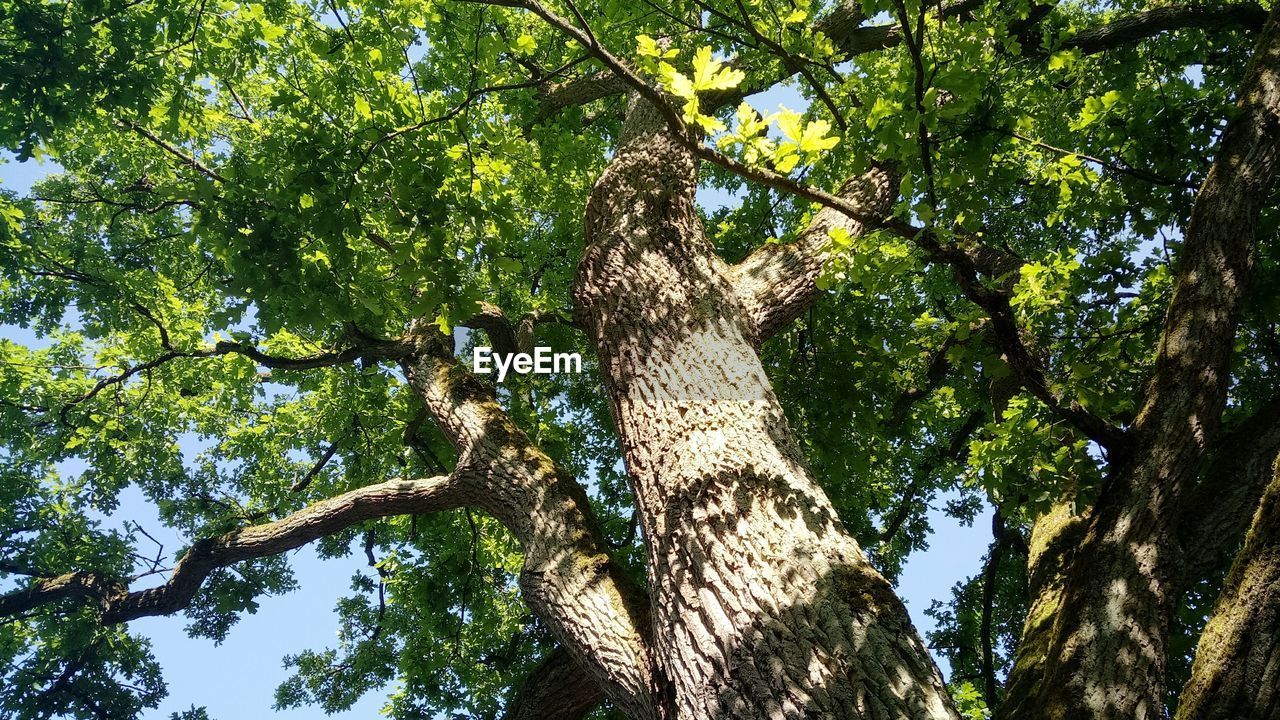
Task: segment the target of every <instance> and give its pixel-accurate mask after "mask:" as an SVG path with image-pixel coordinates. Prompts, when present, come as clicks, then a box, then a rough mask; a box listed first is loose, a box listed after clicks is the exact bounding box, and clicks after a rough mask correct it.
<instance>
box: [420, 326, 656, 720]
mask: <svg viewBox="0 0 1280 720" xmlns="http://www.w3.org/2000/svg"><path fill="white" fill-rule="evenodd" d="M412 335H413V336H414V337H415V339H416V341H417V343H418V347H419V351H418V352H417V353H415V354H414V356H413V357H412V358H411V359H410V360H409V361H407V362H405V373H406V375H407V377H408V378H409V382H410V384H411V385H412V386H413V387H414V389H415V390H416V391H417V392H418V394H419V395H420V396H421V397H422V399H423V401H424V402H425V403H426V405H427V408H428V409H429V410H430V411H431V413H432V415H433V416H434V417H435V419H436V422H437V423H438V424H439V426H440V428H441V429H442V430H443V431H444V433H445V435H446V436H447V437H448V438H449V440H450V441H451V442H452V443H453V444H454V446H455V447H456V449H457V451H458V466H459V467H460V468H466V469H468V472H474V473H475V474H477V475H479V478H478V479H477V480H476V482H477V484H478V487H480V488H483V492H480V493H478V494H477V496H476V505H477V506H479V507H481V508H483V509H485V510H487V511H488V512H490V513H491V514H493V516H494V517H496V518H497V519H498V520H499V521H501V522H502V523H503V524H504V525H505V526H506V527H507V528H508V529H509V530H510V531H511V533H512V534H513V535H514V536H515V537H516V539H517V540H518V541H519V542H520V545H521V549H522V551H523V553H524V567H523V569H522V570H521V573H520V588H521V592H522V593H523V596H524V599H525V601H526V602H527V603H528V604H529V607H530V608H532V609H533V611H534V612H535V613H537V614H538V617H539V618H541V619H542V621H543V622H545V623H546V624H547V625H548V626H549V627H550V628H551V630H552V632H553V633H554V634H555V635H556V637H557V639H559V640H560V642H561V643H562V644H563V645H564V646H565V647H566V648H568V650H569V652H570V653H571V654H572V655H573V656H574V658H575V660H577V661H578V663H579V665H580V666H581V667H583V668H585V669H586V670H587V671H589V673H590V674H591V677H592V679H593V680H594V681H596V682H597V683H599V685H600V688H601V690H603V691H604V693H605V695H606V696H607V697H608V698H609V699H610V700H611V701H613V703H614V704H615V705H617V706H618V707H619V708H621V709H623V710H624V711H625V712H626V713H627V715H628V716H629V717H632V718H654V717H657V710H656V708H655V705H654V701H653V683H652V679H651V674H650V661H649V657H648V651H647V648H646V641H645V634H646V632H647V631H648V624H649V621H648V608H647V605H646V603H645V600H644V594H643V591H642V590H641V589H640V588H638V587H636V586H635V584H634V583H632V582H631V581H630V579H629V578H628V577H627V576H626V574H625V573H624V571H623V570H622V568H621V567H619V566H618V565H617V564H616V563H615V562H613V560H612V559H611V558H610V557H609V555H608V553H607V552H605V550H604V548H605V547H607V546H606V545H605V542H604V539H603V538H602V537H601V535H600V532H599V528H598V525H597V523H596V521H595V518H594V517H593V516H592V514H591V507H590V504H589V503H588V501H587V496H586V492H585V491H584V490H583V489H582V486H581V485H579V484H578V483H577V482H576V481H575V480H574V479H573V478H571V477H568V476H567V475H566V474H565V473H564V471H563V470H561V469H560V468H559V467H558V466H556V464H555V463H554V462H553V461H552V460H551V458H549V457H548V456H547V455H546V454H545V453H543V452H542V450H541V449H539V448H538V447H536V446H535V445H534V444H533V443H532V442H530V440H529V438H528V437H527V436H526V435H525V434H524V432H523V431H521V430H520V429H519V428H518V427H516V425H515V424H514V423H513V422H512V421H511V420H510V418H509V417H507V415H506V413H505V412H503V410H502V408H501V407H500V406H499V405H498V403H497V400H496V399H495V397H494V394H493V391H492V390H491V389H489V388H488V387H486V386H484V385H483V384H481V383H480V382H479V380H477V379H476V378H475V376H473V375H472V374H471V373H470V372H469V371H467V370H466V369H464V368H461V367H459V365H458V363H457V362H456V361H455V360H454V358H453V354H452V348H449V347H445V346H444V345H445V344H446V343H447V340H446V339H445V338H443V337H442V336H441V335H440V334H439V331H437V330H436V329H435V328H433V327H430V326H429V325H420V326H416V327H415V328H414V329H413V331H412Z"/></svg>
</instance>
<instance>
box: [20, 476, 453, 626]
mask: <svg viewBox="0 0 1280 720" xmlns="http://www.w3.org/2000/svg"><path fill="white" fill-rule="evenodd" d="M471 499H472V493H471V491H470V488H469V487H468V484H467V482H466V480H465V478H463V477H462V476H459V475H457V474H455V475H453V476H439V477H433V478H429V479H423V480H399V479H397V480H388V481H386V482H382V483H378V484H376V485H369V486H367V487H362V488H359V489H356V490H352V491H350V492H346V493H343V494H342V495H338V496H337V497H333V498H330V499H328V500H323V501H321V502H318V503H315V504H314V505H311V506H309V507H307V508H304V509H302V510H299V511H298V512H296V513H293V514H292V515H289V516H288V517H285V518H283V519H281V520H277V521H275V522H271V523H266V524H264V525H254V526H250V527H247V528H242V529H240V530H233V531H231V532H229V533H226V534H224V535H221V536H218V537H216V538H207V539H203V540H198V541H196V542H195V543H194V544H193V545H192V546H191V548H190V549H188V550H187V553H186V554H185V555H184V556H183V557H182V559H181V560H179V561H178V564H177V566H176V567H175V568H174V571H173V574H172V575H171V576H170V577H169V580H168V582H166V583H165V584H164V585H161V586H159V587H155V588H149V589H146V590H136V591H133V592H130V591H129V590H128V589H127V588H126V587H125V586H124V585H123V584H121V583H120V582H118V581H116V580H114V579H112V578H110V577H108V576H106V575H104V574H103V573H99V572H94V571H76V572H71V573H66V574H64V575H59V576H57V577H52V578H42V579H40V580H36V581H35V582H33V583H31V584H30V585H28V586H27V587H25V588H22V589H20V590H16V591H14V592H11V593H9V594H7V595H3V596H0V617H7V616H11V615H16V614H19V613H23V612H27V611H29V610H32V609H34V608H37V607H40V606H43V605H47V604H49V603H54V602H58V601H61V600H71V599H75V600H92V601H95V602H96V603H97V604H98V606H99V608H100V609H101V617H102V623H103V624H104V625H111V624H115V623H122V622H128V621H130V620H135V619H137V618H140V617H145V616H149V615H168V614H171V613H174V612H177V611H178V610H181V609H182V608H184V607H186V606H187V605H188V604H189V603H190V602H191V599H192V598H193V597H195V595H196V592H197V591H199V589H200V586H201V585H203V584H204V581H205V579H206V578H208V576H209V574H210V573H212V572H213V571H214V570H217V569H219V568H223V567H227V566H229V565H233V564H235V563H238V562H243V561H245V560H252V559H254V558H260V557H266V556H268V555H278V554H280V553H282V552H286V551H288V550H292V549H294V548H297V547H301V546H302V545H305V544H307V543H309V542H311V541H313V540H317V539H319V538H321V537H324V536H326V535H332V534H333V533H335V532H338V531H339V530H343V529H345V528H348V527H350V526H352V525H354V524H356V523H359V522H363V521H365V520H370V519H373V518H380V517H388V516H391V515H408V514H416V513H426V512H435V511H439V510H447V509H450V508H455V507H461V506H462V505H464V504H466V503H467V502H469V501H470V500H471Z"/></svg>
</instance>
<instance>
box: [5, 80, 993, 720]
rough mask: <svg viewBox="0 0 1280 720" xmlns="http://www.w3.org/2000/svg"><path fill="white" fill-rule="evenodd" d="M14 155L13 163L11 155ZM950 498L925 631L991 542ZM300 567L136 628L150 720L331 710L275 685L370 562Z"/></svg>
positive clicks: (920, 608) (124, 509) (362, 713)
mask: <svg viewBox="0 0 1280 720" xmlns="http://www.w3.org/2000/svg"><path fill="white" fill-rule="evenodd" d="M753 100H754V102H755V104H756V105H757V107H761V108H764V109H770V110H771V109H776V107H777V105H779V104H787V105H789V106H790V107H793V108H801V107H803V106H804V100H803V99H802V98H800V97H799V96H798V95H796V94H795V93H794V91H791V90H789V89H784V90H783V91H782V92H780V93H777V94H774V93H768V94H765V95H764V96H757V97H756V98H753ZM5 159H10V160H11V156H5ZM58 169H59V168H58V167H57V165H56V164H53V163H49V162H46V163H44V164H43V165H41V164H38V163H36V162H34V161H29V162H26V163H15V162H7V163H4V164H0V187H3V188H5V189H8V190H12V191H15V192H18V193H25V192H26V191H27V190H28V189H29V188H30V186H31V183H32V182H34V181H35V180H36V179H38V178H39V177H41V176H43V175H45V174H47V173H50V172H56V171H57V170H58ZM705 200H706V201H708V202H710V203H712V204H716V203H720V202H727V201H729V198H728V197H726V196H723V195H721V196H713V197H707V198H705ZM0 333H3V334H4V335H5V336H6V337H8V338H9V339H11V340H14V341H17V342H22V343H25V344H34V343H38V342H39V340H38V339H37V338H35V337H34V336H33V335H32V334H31V333H30V332H29V331H25V330H22V329H20V328H14V327H9V326H0ZM184 451H186V452H189V453H191V454H194V453H195V452H198V448H196V447H194V446H191V447H187V446H184ZM947 499H948V498H947V497H941V498H938V499H936V500H935V502H934V509H932V510H931V512H930V521H931V524H932V526H933V528H934V535H933V537H932V538H931V546H930V548H929V549H928V550H927V551H924V552H920V553H917V554H916V555H915V556H913V557H912V558H911V559H910V560H909V561H908V562H907V564H906V566H905V569H904V570H903V573H902V576H901V578H900V580H899V584H898V588H899V591H900V594H901V596H902V597H903V599H904V600H905V601H906V604H907V607H908V609H909V611H910V612H911V617H912V619H913V620H914V621H915V623H916V627H917V628H918V629H919V630H920V631H921V632H922V633H923V632H926V631H928V630H930V629H932V627H933V623H932V621H931V620H930V618H928V617H926V616H925V615H924V610H925V609H926V608H928V607H929V604H930V602H931V601H932V600H934V599H942V600H945V599H948V598H949V597H950V590H951V587H952V586H953V585H954V584H955V583H957V582H960V581H962V580H964V579H965V578H967V577H969V576H972V575H974V574H976V573H977V572H978V571H979V566H980V563H981V558H982V555H983V553H984V552H985V551H986V548H987V545H988V543H989V542H990V532H989V528H990V511H989V510H984V512H983V513H982V514H981V515H979V517H978V518H977V519H976V521H975V522H974V523H973V525H972V526H968V527H966V526H963V525H961V524H960V523H959V522H958V521H956V520H955V519H953V518H950V517H947V516H946V515H945V514H944V513H943V512H941V510H940V509H938V508H941V507H942V506H943V505H944V504H945V502H946V500H947ZM126 519H128V520H131V521H135V522H139V523H141V524H142V526H143V527H144V528H145V529H146V530H147V531H148V532H150V533H151V534H152V535H155V536H156V538H157V539H158V540H160V542H162V543H164V545H165V547H166V549H167V550H168V551H170V552H171V551H172V550H173V549H176V548H178V547H181V546H183V545H185V544H187V541H185V540H183V539H181V538H178V537H177V536H176V535H174V534H173V533H171V532H167V531H166V529H165V528H163V527H161V525H160V523H159V520H158V519H157V518H156V515H155V512H154V510H153V509H152V507H151V506H150V505H149V503H147V502H146V501H145V500H144V499H143V498H142V497H141V494H140V493H139V492H138V491H137V490H136V489H130V490H129V491H126V493H125V494H124V497H123V498H122V502H121V505H120V509H119V511H118V512H117V513H115V514H114V515H113V516H112V517H111V518H109V519H108V522H110V523H116V524H118V523H120V522H123V521H124V520H126ZM144 552H145V551H144ZM290 561H291V564H292V566H293V569H294V572H295V576H296V580H297V582H298V586H299V589H298V590H295V591H294V592H292V593H289V594H287V595H283V596H278V597H267V598H263V599H261V601H260V603H261V606H260V608H259V610H258V612H257V614H255V615H249V616H246V617H244V618H243V619H242V620H241V621H240V623H239V624H237V625H236V626H235V627H234V628H233V629H232V631H231V633H230V635H229V636H228V638H227V639H226V641H225V642H223V643H222V644H221V645H214V643H213V642H212V641H210V640H206V639H192V638H188V637H187V636H186V633H185V632H184V630H183V627H184V626H185V625H186V619H185V618H184V617H182V616H181V615H179V616H175V617H168V618H146V619H142V620H138V621H134V622H133V623H131V624H130V627H131V628H132V629H133V630H134V631H135V632H138V633H140V634H142V635H145V636H146V637H148V638H150V639H151V642H152V644H153V651H154V653H155V656H156V658H157V660H158V661H159V662H160V664H161V666H162V667H163V668H164V673H165V681H166V682H167V683H168V685H169V697H168V698H166V700H165V701H164V702H163V703H162V704H161V706H160V707H159V708H158V709H156V710H153V711H149V712H147V713H146V714H144V715H143V718H145V720H164V719H165V718H168V716H169V714H170V713H172V712H175V711H179V710H185V709H187V708H188V707H190V706H192V705H196V706H201V705H203V706H205V707H206V708H207V709H208V710H209V713H210V715H211V716H212V717H213V718H215V719H216V720H237V719H240V718H273V719H274V718H280V719H281V720H285V719H294V720H299V719H301V718H313V717H317V716H319V715H320V714H321V711H320V710H318V709H316V708H301V709H298V710H291V711H282V712H279V713H275V712H273V711H272V710H271V706H272V703H273V698H274V695H273V693H274V690H275V687H276V686H277V685H278V684H279V683H280V682H281V681H282V680H284V679H285V677H286V671H285V670H284V668H283V665H282V663H281V659H282V658H283V657H284V656H285V655H286V654H290V653H297V652H300V651H302V650H304V649H308V648H310V649H321V648H324V647H326V646H329V645H331V644H333V643H334V642H335V641H336V631H337V616H336V614H335V613H334V612H333V608H334V604H335V601H336V599H337V598H338V597H340V596H342V595H344V594H346V593H347V592H348V591H349V583H350V579H351V576H352V574H353V573H354V572H356V571H358V570H360V569H361V568H363V566H364V562H363V560H362V559H361V558H359V557H358V556H354V555H353V556H351V557H348V558H344V559H341V560H320V559H319V558H317V557H316V555H315V553H314V551H313V550H312V549H311V548H310V547H309V546H308V547H304V548H302V549H299V550H297V551H295V552H293V553H291V554H290ZM944 669H945V668H944ZM385 694H386V691H385V689H383V690H378V689H375V690H372V691H371V692H370V693H368V694H367V695H366V696H365V697H364V698H363V699H362V700H361V701H360V702H359V703H357V704H356V705H355V706H354V707H353V708H352V709H351V710H349V711H347V712H343V713H338V714H335V715H332V716H330V717H334V718H373V717H377V716H378V710H379V708H381V706H382V703H383V700H384V697H385Z"/></svg>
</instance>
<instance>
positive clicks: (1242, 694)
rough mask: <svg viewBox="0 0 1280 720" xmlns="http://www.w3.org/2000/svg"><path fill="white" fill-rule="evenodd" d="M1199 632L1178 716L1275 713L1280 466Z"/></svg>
mask: <svg viewBox="0 0 1280 720" xmlns="http://www.w3.org/2000/svg"><path fill="white" fill-rule="evenodd" d="M1276 471H1277V472H1275V473H1273V480H1272V482H1271V485H1270V487H1269V488H1268V489H1267V492H1266V495H1264V496H1263V498H1262V504H1261V506H1260V507H1259V508H1258V512H1257V514H1256V515H1254V518H1253V525H1252V526H1251V527H1250V528H1249V535H1248V538H1247V539H1246V540H1245V545H1244V548H1243V549H1241V551H1240V554H1239V555H1238V556H1237V557H1236V562H1235V565H1234V566H1233V567H1232V569H1231V574H1230V576H1228V578H1227V585H1226V588H1224V589H1223V591H1222V595H1220V596H1219V598H1218V602H1217V604H1216V606H1215V607H1214V612H1213V617H1212V618H1211V619H1210V620H1209V624H1208V625H1207V626H1206V627H1205V629H1204V633H1203V634H1202V635H1201V636H1200V644H1199V650H1198V652H1197V653H1196V662H1195V665H1194V667H1193V668H1192V670H1191V680H1190V681H1189V682H1188V683H1187V685H1186V687H1185V688H1184V689H1183V691H1182V697H1181V701H1180V703H1179V705H1178V714H1177V720H1277V718H1280V465H1277V466H1276Z"/></svg>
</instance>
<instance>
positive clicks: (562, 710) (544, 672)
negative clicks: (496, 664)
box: [502, 647, 604, 720]
mask: <svg viewBox="0 0 1280 720" xmlns="http://www.w3.org/2000/svg"><path fill="white" fill-rule="evenodd" d="M601 700H604V693H603V692H602V691H601V690H600V685H599V683H597V682H596V681H595V680H593V679H592V677H591V674H590V673H588V672H587V671H585V670H583V669H582V666H581V665H579V664H578V662H577V661H576V660H574V659H573V654H572V653H570V652H569V651H568V650H565V649H564V648H563V647H557V648H556V649H555V650H552V651H551V653H550V654H549V655H547V657H546V658H544V659H543V661H542V662H540V663H538V666H537V667H536V668H534V669H533V672H531V673H529V677H528V678H527V679H525V682H524V685H522V686H521V687H520V690H519V692H517V693H516V696H515V698H514V699H513V700H512V701H511V703H510V704H509V705H508V706H507V708H506V711H505V712H503V713H502V720H581V718H583V717H586V715H587V713H589V712H591V711H592V710H593V709H595V707H596V706H597V705H599V704H600V701H601Z"/></svg>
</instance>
